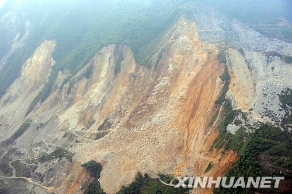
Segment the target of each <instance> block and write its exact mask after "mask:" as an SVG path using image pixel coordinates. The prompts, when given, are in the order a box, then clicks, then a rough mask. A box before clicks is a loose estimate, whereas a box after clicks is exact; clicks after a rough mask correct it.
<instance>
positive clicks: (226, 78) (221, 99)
mask: <svg viewBox="0 0 292 194" xmlns="http://www.w3.org/2000/svg"><path fill="white" fill-rule="evenodd" d="M220 78H221V80H222V81H223V82H224V86H223V88H222V91H221V94H220V96H219V97H218V99H217V100H216V101H215V104H220V105H222V103H223V102H224V101H225V96H226V93H227V91H228V89H229V83H230V76H229V73H228V68H227V67H226V65H225V69H224V72H223V74H222V75H221V76H220Z"/></svg>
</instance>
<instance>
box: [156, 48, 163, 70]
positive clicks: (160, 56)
mask: <svg viewBox="0 0 292 194" xmlns="http://www.w3.org/2000/svg"><path fill="white" fill-rule="evenodd" d="M164 50H165V49H163V50H161V51H160V52H159V55H158V58H157V60H156V62H155V65H154V70H156V69H157V67H158V65H159V62H160V60H161V59H162V54H163V52H164Z"/></svg>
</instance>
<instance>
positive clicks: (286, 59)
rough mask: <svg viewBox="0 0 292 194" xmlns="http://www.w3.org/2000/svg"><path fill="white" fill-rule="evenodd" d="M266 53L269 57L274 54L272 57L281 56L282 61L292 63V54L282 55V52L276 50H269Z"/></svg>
mask: <svg viewBox="0 0 292 194" xmlns="http://www.w3.org/2000/svg"><path fill="white" fill-rule="evenodd" d="M266 55H267V56H268V57H269V56H272V57H275V56H276V57H280V58H281V59H282V61H284V62H285V63H292V57H291V56H287V55H281V54H280V53H278V52H275V51H268V52H266Z"/></svg>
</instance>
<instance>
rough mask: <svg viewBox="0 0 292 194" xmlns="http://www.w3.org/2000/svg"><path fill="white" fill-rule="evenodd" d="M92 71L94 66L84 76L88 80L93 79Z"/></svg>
mask: <svg viewBox="0 0 292 194" xmlns="http://www.w3.org/2000/svg"><path fill="white" fill-rule="evenodd" d="M92 71H93V65H90V66H89V67H88V68H87V69H86V71H85V73H84V76H85V77H86V79H89V78H90V77H91V75H92Z"/></svg>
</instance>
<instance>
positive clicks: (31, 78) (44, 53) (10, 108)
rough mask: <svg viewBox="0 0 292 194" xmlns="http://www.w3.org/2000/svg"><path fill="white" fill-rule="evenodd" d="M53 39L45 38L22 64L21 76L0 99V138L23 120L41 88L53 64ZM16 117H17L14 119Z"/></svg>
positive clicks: (5, 135) (4, 136) (5, 136)
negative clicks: (0, 124)
mask: <svg viewBox="0 0 292 194" xmlns="http://www.w3.org/2000/svg"><path fill="white" fill-rule="evenodd" d="M55 45H56V44H55V42H54V41H48V40H45V41H44V42H43V43H42V44H41V45H40V46H39V47H38V48H37V49H36V51H35V52H34V54H33V56H32V57H31V58H29V59H28V60H27V61H26V62H25V63H24V64H23V66H22V74H21V77H19V78H18V79H16V80H15V82H14V83H13V84H12V85H11V86H10V87H9V89H8V90H7V92H6V94H5V95H4V96H3V97H2V98H1V100H0V108H1V112H0V121H1V123H2V127H1V134H0V139H2V140H3V139H6V138H7V137H9V134H11V133H13V132H14V131H15V128H17V127H18V126H19V125H20V124H22V123H23V122H24V120H25V113H26V111H27V109H28V107H29V105H30V103H31V102H32V101H33V99H34V98H35V97H36V96H37V94H38V93H39V92H40V91H41V90H42V88H43V87H44V85H45V83H46V82H47V80H48V77H49V75H50V72H51V67H52V66H53V65H54V60H53V58H52V56H51V54H52V52H53V51H54V48H55ZM15 118H17V119H15Z"/></svg>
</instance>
